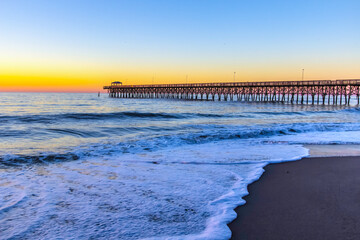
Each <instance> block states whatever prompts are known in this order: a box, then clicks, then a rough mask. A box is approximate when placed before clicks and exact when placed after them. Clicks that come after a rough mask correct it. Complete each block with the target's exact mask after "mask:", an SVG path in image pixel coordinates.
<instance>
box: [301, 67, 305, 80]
mask: <svg viewBox="0 0 360 240" xmlns="http://www.w3.org/2000/svg"><path fill="white" fill-rule="evenodd" d="M304 71H305V69H302V74H301V81H304Z"/></svg>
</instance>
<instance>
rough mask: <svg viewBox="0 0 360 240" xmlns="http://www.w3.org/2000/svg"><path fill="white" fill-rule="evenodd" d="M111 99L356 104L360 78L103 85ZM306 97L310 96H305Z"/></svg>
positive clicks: (359, 94)
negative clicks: (353, 98)
mask: <svg viewBox="0 0 360 240" xmlns="http://www.w3.org/2000/svg"><path fill="white" fill-rule="evenodd" d="M104 89H107V90H108V93H109V96H110V97H114V98H177V99H187V100H213V101H215V100H220V101H221V100H224V101H228V100H230V101H255V102H290V103H301V104H304V103H307V104H309V103H311V104H315V103H317V104H320V103H322V104H335V105H336V104H343V103H344V104H349V103H350V98H351V96H356V97H357V102H358V104H359V96H360V79H338V80H312V81H272V82H223V83H191V84H152V85H111V86H105V87H104ZM309 98H310V99H309Z"/></svg>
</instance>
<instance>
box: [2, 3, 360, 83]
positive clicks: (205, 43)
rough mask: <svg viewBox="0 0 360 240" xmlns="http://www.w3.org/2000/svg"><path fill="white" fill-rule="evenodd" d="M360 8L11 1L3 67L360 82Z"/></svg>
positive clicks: (136, 77) (6, 7)
mask: <svg viewBox="0 0 360 240" xmlns="http://www.w3.org/2000/svg"><path fill="white" fill-rule="evenodd" d="M359 10H360V1H355V0H352V1H346V0H345V1H334V0H333V1H331V0H329V1H259V0H255V1H250V0H249V1H220V0H219V1H210V0H209V1H205V0H195V1H194V0H193V1H180V0H179V1H174V0H168V1H150V0H148V1H144V0H143V1H139V0H135V1H134V0H132V1H90V0H87V1H82V0H80V1H79V0H77V1H67V0H61V1H60V0H54V1H40V0H33V1H19V0H3V1H1V2H0V51H1V52H2V54H1V56H0V70H1V71H3V72H7V71H8V72H11V71H17V72H21V73H22V75H26V73H27V71H30V70H29V69H36V71H43V72H47V71H48V72H54V69H55V68H57V69H59V71H69V72H71V73H73V74H79V72H81V71H85V69H89V68H90V69H91V71H93V72H94V74H97V75H99V76H100V75H101V74H103V75H106V76H108V75H116V76H117V77H119V78H129V79H133V81H137V82H138V81H141V79H142V78H146V79H149V78H150V76H152V75H153V73H154V72H156V73H157V75H159V76H164V79H163V80H162V81H165V76H166V78H167V79H168V81H180V80H179V79H177V77H176V76H178V75H179V74H182V75H184V74H192V76H196V77H197V78H198V79H199V80H202V81H206V80H207V79H209V81H214V79H213V78H212V77H211V76H216V77H217V78H219V79H220V78H224V79H225V78H229V76H232V73H233V71H237V72H239V77H242V78H243V79H246V78H248V79H249V80H258V79H260V78H265V77H264V76H268V79H269V80H272V79H274V80H275V79H286V78H294V77H296V76H298V73H299V69H301V68H306V69H308V71H307V73H308V74H309V77H313V78H337V77H340V76H343V77H355V76H359V77H360V72H359V71H358V70H357V69H356V65H359V63H360V57H359V56H360V46H359V39H360V31H359V30H358V28H359V24H360V17H359V14H358V13H359V12H360V11H359ZM9 69H10V70H11V71H10V70H9ZM49 69H51V71H50V70H49ZM270 69H272V70H270ZM282 69H283V70H284V71H285V72H286V74H281V73H280V71H282ZM326 69H329V70H330V73H326V74H324V72H325V71H326ZM34 71H35V70H34ZM96 71H97V72H96ZM256 72H257V73H256ZM260 72H262V73H263V74H260ZM311 73H313V74H312V75H311ZM49 74H50V73H49ZM265 80H267V79H265ZM144 81H147V80H144Z"/></svg>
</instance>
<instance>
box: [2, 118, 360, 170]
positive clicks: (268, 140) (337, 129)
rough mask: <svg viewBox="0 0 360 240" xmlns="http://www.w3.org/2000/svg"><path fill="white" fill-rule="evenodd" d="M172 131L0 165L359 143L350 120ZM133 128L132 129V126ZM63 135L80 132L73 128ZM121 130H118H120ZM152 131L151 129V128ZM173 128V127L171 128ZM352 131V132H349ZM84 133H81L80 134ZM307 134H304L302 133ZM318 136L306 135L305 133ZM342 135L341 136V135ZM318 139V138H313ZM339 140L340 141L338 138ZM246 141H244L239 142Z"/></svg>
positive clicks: (22, 157) (10, 158)
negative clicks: (196, 149)
mask: <svg viewBox="0 0 360 240" xmlns="http://www.w3.org/2000/svg"><path fill="white" fill-rule="evenodd" d="M182 128H184V126H183V127H179V128H178V129H179V130H180V131H177V133H176V134H167V132H166V131H165V132H164V133H161V132H160V130H161V128H158V130H155V131H153V134H149V133H148V132H147V133H143V134H135V135H133V136H131V137H127V138H121V139H120V138H118V137H116V138H112V139H111V140H109V139H108V140H107V141H106V142H105V141H103V142H98V143H93V144H87V145H83V146H78V147H76V148H73V150H69V151H68V152H67V153H54V152H52V153H39V154H34V155H5V156H3V157H0V166H3V167H16V166H23V165H31V164H48V163H54V162H63V161H74V160H78V159H80V158H82V157H83V156H86V157H88V156H92V157H105V156H111V155H114V154H115V155H119V154H120V155H122V154H142V153H149V152H155V151H158V150H162V149H167V148H172V147H178V146H195V145H199V144H206V143H214V144H216V143H217V142H222V141H226V140H239V141H240V142H239V145H241V144H243V143H246V144H248V143H249V142H250V143H252V144H279V143H280V144H282V143H286V144H359V143H360V140H357V138H356V137H351V138H346V136H347V135H351V136H352V135H354V134H357V132H358V131H360V124H354V123H311V124H309V123H301V124H299V123H298V124H271V125H253V126H251V127H248V126H237V127H233V126H228V127H226V126H224V125H221V126H219V125H206V126H205V127H199V126H195V125H186V131H181V129H182ZM135 129H136V128H135ZM52 130H53V131H56V132H58V131H60V132H62V131H65V134H75V135H77V134H80V133H79V132H78V131H76V132H74V131H73V130H63V129H62V130H59V129H56V130H55V129H52ZM121 130H122V129H120V131H121ZM153 130H154V129H153ZM172 130H173V129H172ZM352 133H353V134H352ZM83 134H84V133H81V135H83ZM304 134H307V135H304ZM312 135H313V136H322V137H321V138H320V137H318V138H316V137H308V136H312ZM342 135H344V137H341V138H340V136H342ZM316 139H318V140H316ZM339 139H340V140H339ZM242 141H246V142H242Z"/></svg>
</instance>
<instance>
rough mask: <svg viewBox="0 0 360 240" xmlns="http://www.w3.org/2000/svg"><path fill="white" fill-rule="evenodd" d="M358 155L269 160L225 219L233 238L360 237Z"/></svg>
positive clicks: (359, 162)
mask: <svg viewBox="0 0 360 240" xmlns="http://www.w3.org/2000/svg"><path fill="white" fill-rule="evenodd" d="M359 173H360V157H354V156H352V157H318V158H304V159H302V160H300V161H295V162H285V163H280V164H270V165H268V166H266V167H265V173H264V174H263V176H262V177H261V178H260V180H259V181H257V182H254V183H253V184H251V185H250V186H249V195H248V196H246V197H245V200H246V204H245V205H243V206H240V207H238V208H237V209H236V212H237V214H238V217H237V219H235V220H234V221H233V222H232V223H230V224H229V227H230V229H231V231H232V239H277V240H279V239H360V217H359V216H360V187H359V186H360V174H359Z"/></svg>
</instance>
